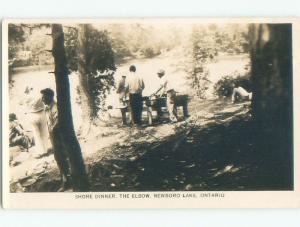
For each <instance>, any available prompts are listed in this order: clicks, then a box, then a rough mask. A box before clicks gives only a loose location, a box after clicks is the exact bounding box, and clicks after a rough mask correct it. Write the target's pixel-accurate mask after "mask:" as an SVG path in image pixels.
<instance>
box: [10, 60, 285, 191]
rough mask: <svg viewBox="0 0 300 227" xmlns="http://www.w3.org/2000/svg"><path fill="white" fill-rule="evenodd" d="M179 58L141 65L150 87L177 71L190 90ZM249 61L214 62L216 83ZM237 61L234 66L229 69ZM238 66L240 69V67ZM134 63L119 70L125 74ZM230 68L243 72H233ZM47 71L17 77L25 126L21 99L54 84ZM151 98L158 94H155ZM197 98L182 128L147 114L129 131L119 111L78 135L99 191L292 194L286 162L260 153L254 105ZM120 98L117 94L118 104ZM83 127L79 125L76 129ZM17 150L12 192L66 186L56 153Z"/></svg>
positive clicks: (17, 105) (17, 104) (13, 101)
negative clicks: (29, 89)
mask: <svg viewBox="0 0 300 227" xmlns="http://www.w3.org/2000/svg"><path fill="white" fill-rule="evenodd" d="M171 59H174V57H172V56H168V55H166V56H160V57H158V58H155V59H152V60H151V64H149V61H146V60H139V61H137V62H136V65H137V67H138V69H139V70H140V72H141V73H142V74H143V75H144V76H145V84H146V85H147V83H148V84H149V83H150V80H151V81H152V80H153V81H155V79H154V76H155V73H152V72H155V70H156V68H157V69H158V68H160V67H162V68H165V69H166V71H167V72H171V74H172V75H173V76H174V78H173V79H174V80H176V82H177V86H179V87H180V88H181V89H182V91H181V92H184V87H185V86H186V81H184V80H183V79H182V78H185V77H184V75H183V74H184V72H183V71H180V70H178V69H177V68H176V63H175V62H174V61H172V60H171ZM248 60H249V59H247V58H246V57H245V56H240V57H236V56H235V57H234V58H225V59H223V60H219V61H217V62H215V63H211V64H210V65H208V68H209V69H210V71H211V80H212V81H214V82H216V81H217V80H218V79H220V78H221V77H222V76H224V75H228V74H230V73H231V74H232V73H234V72H236V71H238V72H241V73H243V70H244V67H245V65H246V64H247V63H248ZM229 61H230V62H231V64H228V62H229ZM233 61H235V62H236V64H232V62H233ZM130 64H131V62H130V63H127V64H124V65H122V66H119V68H118V72H117V77H119V76H120V75H122V73H123V72H125V71H126V70H127V68H128V67H129V65H130ZM228 65H234V66H235V68H228ZM151 67H152V68H151ZM153 67H154V69H153ZM217 69H218V70H217ZM47 70H48V69H47ZM47 70H44V71H37V72H31V71H30V72H26V73H21V74H17V75H16V76H15V78H14V79H15V82H14V87H13V88H12V89H11V90H10V96H11V98H10V110H11V111H13V112H16V113H17V115H18V116H19V118H20V121H21V123H22V124H24V126H25V127H27V125H26V115H24V112H26V105H24V103H23V102H22V100H19V98H18V97H22V95H23V91H24V88H25V87H26V86H27V85H28V83H29V82H30V81H31V82H32V81H35V83H36V84H34V83H31V84H30V85H31V86H33V87H34V90H35V91H37V90H38V87H39V86H41V85H42V86H45V87H54V86H55V85H54V81H53V79H51V78H49V75H48V74H47ZM153 70H154V71H153ZM150 72H151V73H150ZM37 78H39V79H37ZM151 78H152V79H151ZM176 78H178V80H177V79H176ZM76 84H77V82H76V80H75V79H74V78H73V79H72V78H71V87H72V89H73V93H71V94H73V95H72V105H73V107H72V108H73V115H74V116H73V117H74V119H75V120H76V119H78V118H79V116H80V108H79V107H78V106H76V97H75V95H74V94H75V93H74V90H75V87H76ZM150 84H151V83H150ZM145 93H147V94H148V93H151V89H148V90H146V91H145ZM190 98H191V100H190V102H189V113H190V115H191V117H190V118H188V119H187V120H184V119H183V117H182V110H181V109H180V110H179V115H180V116H181V119H180V121H179V122H178V123H176V124H170V123H168V122H167V121H166V122H155V121H154V124H153V125H152V126H148V125H147V123H146V118H145V116H144V121H145V122H144V124H143V127H142V128H134V127H121V126H120V123H121V119H120V116H119V115H117V114H114V113H112V116H111V117H110V118H109V119H107V120H106V121H105V122H100V123H99V124H98V125H97V126H93V127H92V128H91V130H90V132H89V134H88V135H80V134H78V140H79V143H80V146H81V149H82V153H83V157H84V159H85V164H86V168H87V172H88V175H89V179H90V182H91V190H92V191H156V190H163V191H174V190H188V191H190V190H212V191H213V190H276V189H278V188H280V189H285V188H284V185H285V184H284V180H280V179H281V178H280V177H279V176H280V174H281V173H279V169H280V168H278V167H280V165H285V163H283V162H281V163H280V164H279V163H272V164H270V162H268V160H266V159H262V158H261V156H260V154H259V153H257V151H256V150H255V149H254V145H255V144H254V143H255V141H254V132H253V127H252V118H251V114H250V102H244V103H237V104H232V103H231V102H230V100H228V99H209V100H201V99H197V98H195V97H190ZM113 99H114V97H110V101H111V102H112V100H113ZM116 112H118V113H119V111H116ZM78 124H79V123H78V122H77V123H75V127H78ZM28 127H29V125H28ZM9 152H10V155H11V156H12V157H13V165H12V166H11V168H10V183H11V191H12V192H37V191H38V192H53V191H57V189H58V188H59V186H60V181H59V172H58V169H57V166H56V163H55V161H54V158H53V154H52V153H51V152H48V153H44V154H43V155H41V156H36V155H35V153H34V152H33V151H32V150H29V152H22V151H21V150H20V149H18V148H16V147H14V148H11V149H10V151H9ZM274 173H276V174H274ZM274 176H276V177H274Z"/></svg>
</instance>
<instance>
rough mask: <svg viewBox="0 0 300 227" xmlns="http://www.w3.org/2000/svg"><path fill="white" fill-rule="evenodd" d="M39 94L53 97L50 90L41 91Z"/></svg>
mask: <svg viewBox="0 0 300 227" xmlns="http://www.w3.org/2000/svg"><path fill="white" fill-rule="evenodd" d="M41 94H43V95H47V96H51V97H54V91H53V90H52V89H51V88H45V89H43V90H41Z"/></svg>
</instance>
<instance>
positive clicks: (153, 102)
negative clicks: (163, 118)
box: [126, 95, 189, 125]
mask: <svg viewBox="0 0 300 227" xmlns="http://www.w3.org/2000/svg"><path fill="white" fill-rule="evenodd" d="M188 99H189V97H188V95H176V97H175V106H176V108H177V107H182V109H183V116H184V118H187V117H188ZM127 106H129V100H127ZM166 106H167V97H155V96H143V111H146V112H147V117H148V124H149V125H152V123H153V114H152V113H153V111H156V112H157V111H158V108H161V107H166ZM126 111H128V112H130V108H126Z"/></svg>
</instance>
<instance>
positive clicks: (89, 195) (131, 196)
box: [75, 192, 225, 199]
mask: <svg viewBox="0 0 300 227" xmlns="http://www.w3.org/2000/svg"><path fill="white" fill-rule="evenodd" d="M214 197H215V198H224V197H225V193H219V192H214V193H206V192H205V193H203V192H201V193H193V192H192V193H191V192H187V193H104V194H94V193H85V194H75V199H172V198H176V199H178V198H182V199H195V198H214Z"/></svg>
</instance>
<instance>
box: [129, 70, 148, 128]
mask: <svg viewBox="0 0 300 227" xmlns="http://www.w3.org/2000/svg"><path fill="white" fill-rule="evenodd" d="M129 72H130V75H129V77H128V79H127V82H126V90H127V91H128V93H129V105H130V110H131V119H132V121H133V123H134V124H136V125H141V124H142V112H143V97H142V92H143V90H144V88H145V84H144V81H143V79H142V78H141V77H140V76H139V75H138V74H137V73H136V67H135V66H134V65H131V66H130V68H129Z"/></svg>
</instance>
